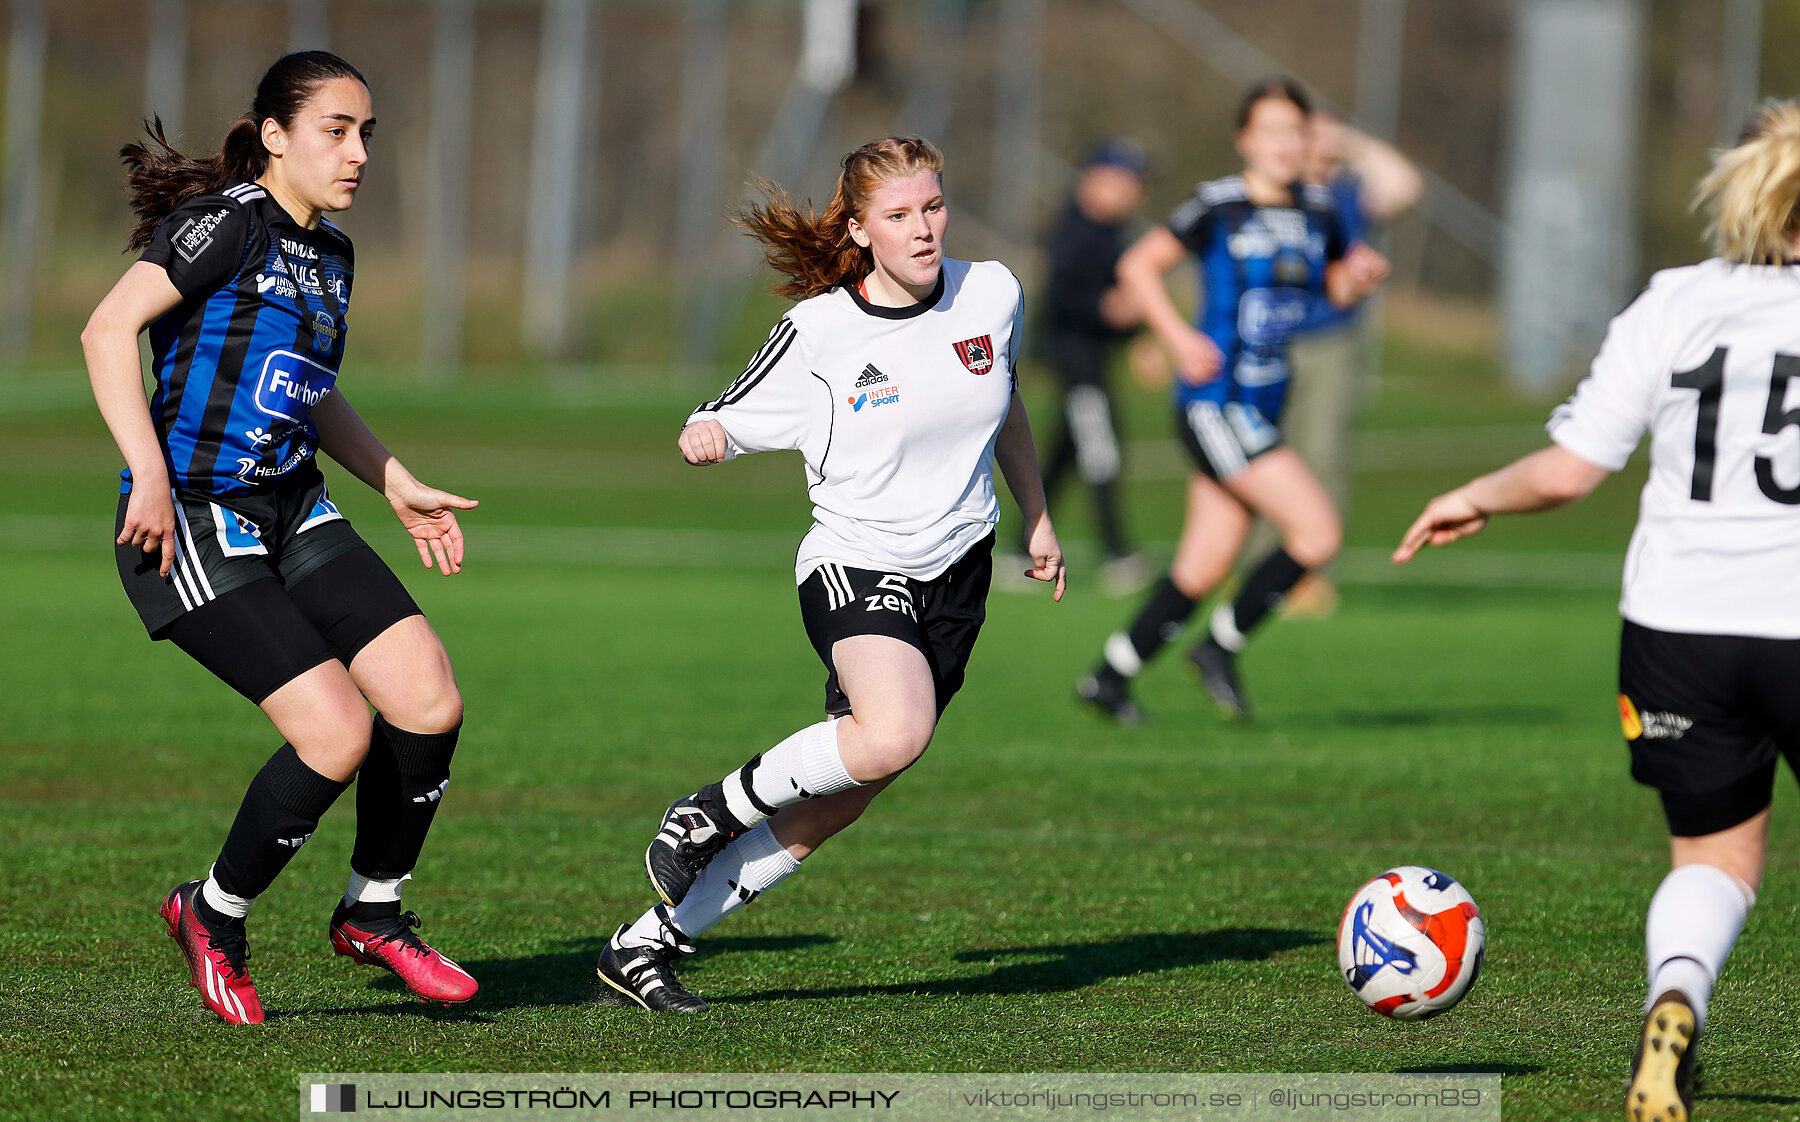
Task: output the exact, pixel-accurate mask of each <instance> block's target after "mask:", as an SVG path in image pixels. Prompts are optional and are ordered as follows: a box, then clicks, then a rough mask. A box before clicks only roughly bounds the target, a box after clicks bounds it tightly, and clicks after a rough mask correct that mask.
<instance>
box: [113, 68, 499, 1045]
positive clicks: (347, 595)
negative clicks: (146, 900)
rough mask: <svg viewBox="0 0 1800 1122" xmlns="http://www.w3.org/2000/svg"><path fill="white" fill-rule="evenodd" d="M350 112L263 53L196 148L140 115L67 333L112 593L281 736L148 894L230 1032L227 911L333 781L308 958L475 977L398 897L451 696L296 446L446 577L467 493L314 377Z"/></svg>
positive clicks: (342, 325)
mask: <svg viewBox="0 0 1800 1122" xmlns="http://www.w3.org/2000/svg"><path fill="white" fill-rule="evenodd" d="M374 127H375V117H374V110H373V107H372V105H371V102H370V99H369V88H368V85H367V84H366V83H365V82H364V81H363V78H362V75H361V74H359V73H357V71H356V69H355V68H354V67H352V66H351V65H350V64H349V63H347V62H345V61H344V60H343V59H341V58H338V57H337V56H336V55H332V54H327V53H325V52H323V51H306V52H302V53H298V54H291V55H287V56H285V57H283V58H281V59H280V60H278V61H277V62H276V63H275V64H274V65H273V66H271V67H270V68H269V70H268V72H267V73H266V74H264V75H263V78H262V81H261V82H260V83H258V85H257V88H256V97H255V100H254V101H253V102H252V103H251V107H250V111H249V112H247V113H245V114H244V115H243V116H242V117H240V118H238V120H237V121H236V122H234V123H233V124H232V126H231V128H230V129H229V130H228V131H227V132H226V134H225V141H224V144H223V146H222V149H221V151H220V152H219V154H218V155H217V156H214V157H211V158H208V159H199V160H195V159H190V158H188V157H186V156H183V155H182V154H181V153H179V152H177V151H175V150H174V149H173V148H171V147H169V145H168V143H167V141H165V140H164V139H163V136H162V129H161V126H160V124H159V125H157V126H154V127H153V128H152V129H151V131H150V135H151V139H152V144H151V145H143V144H133V145H129V146H127V147H126V148H125V149H124V151H123V152H122V153H121V154H122V155H123V157H124V159H125V163H126V165H127V167H129V168H130V169H131V172H130V180H131V189H132V205H133V208H134V209H135V210H136V212H137V215H138V224H137V228H136V229H135V230H134V231H133V233H132V236H131V240H130V247H131V248H132V249H142V250H143V251H144V253H143V257H142V258H141V259H140V260H139V261H138V262H137V263H136V264H134V265H132V266H131V268H130V269H128V270H126V272H125V275H124V277H123V278H122V279H121V280H120V281H119V282H118V284H116V285H114V286H113V289H112V291H111V292H109V293H107V295H106V298H105V299H104V300H102V301H101V302H100V306H99V307H98V308H96V309H95V310H94V314H93V316H92V318H91V319H90V320H89V321H88V325H87V329H86V330H85V331H84V332H82V336H81V342H82V349H83V351H84V352H85V354H86V357H87V367H88V376H89V379H90V380H91V381H92V383H93V387H94V398H95V400H96V401H97V402H98V404H99V406H100V412H101V415H102V416H103V417H104V418H105V420H106V424H107V427H108V428H109V429H111V431H112V434H113V438H114V440H116V441H117V442H118V445H119V450H120V452H121V453H122V454H123V455H124V458H125V463H126V465H127V467H126V470H125V471H124V472H123V473H122V477H121V486H120V488H119V492H120V496H119V504H118V523H117V526H116V527H115V530H116V541H115V552H116V554H117V561H118V567H119V577H120V579H121V580H122V581H123V582H124V585H125V592H126V594H127V595H128V596H129V597H130V598H131V601H132V604H133V606H134V607H136V608H137V610H138V614H139V616H141V617H142V619H143V622H144V627H145V629H146V630H147V631H148V632H149V633H150V637H151V638H152V639H158V640H160V639H168V640H171V641H172V642H174V644H175V645H176V646H177V647H180V648H181V649H182V650H183V651H185V652H186V653H187V654H189V655H190V656H192V657H193V658H194V659H195V660H196V661H197V662H199V663H200V664H201V665H202V666H204V667H206V668H207V669H208V670H209V671H211V672H212V673H213V674H215V675H217V676H218V677H219V678H220V679H222V680H223V681H224V682H225V683H226V684H227V685H229V686H231V687H232V688H233V689H235V690H237V691H238V692H239V693H241V694H243V695H244V696H245V697H246V698H248V699H249V700H250V701H251V702H252V703H254V704H255V705H258V706H260V707H261V708H262V711H263V712H264V713H265V714H266V715H267V716H268V718H269V720H270V721H271V722H272V723H273V724H274V725H275V728H276V729H277V731H279V732H280V733H281V735H282V737H283V739H285V740H286V741H287V743H285V744H283V745H282V746H281V748H280V750H278V751H277V752H276V753H275V754H274V755H273V756H272V757H270V758H269V761H268V762H267V763H266V764H264V765H263V767H262V769H261V770H260V771H258V772H257V773H256V777H255V779H253V780H252V781H251V783H250V789H249V790H248V791H247V792H245V794H244V801H243V805H242V806H241V807H240V808H239V810H238V813H237V819H236V820H235V821H234V822H233V823H232V826H231V830H230V832H229V833H228V834H227V835H226V837H225V844H224V846H223V848H222V849H221V850H220V851H219V856H218V859H217V860H216V861H214V862H213V866H212V869H211V871H210V872H209V873H208V874H207V875H206V877H205V878H204V879H201V880H192V881H188V882H186V883H184V884H180V885H177V886H176V887H175V888H174V889H173V890H172V891H170V892H169V893H168V895H167V896H166V897H165V898H164V900H163V904H162V916H163V919H164V920H165V921H167V923H168V925H169V935H170V936H171V937H172V938H174V940H175V942H176V944H177V945H178V946H180V948H181V951H182V954H183V955H184V956H185V957H186V959H187V966H188V980H189V982H191V983H192V984H193V986H194V987H195V988H196V989H198V990H199V991H200V994H201V998H202V1000H203V1001H204V1002H205V1004H206V1007H207V1008H208V1009H211V1010H212V1011H213V1012H215V1013H217V1014H218V1015H219V1016H220V1017H222V1018H224V1019H225V1020H226V1021H229V1022H232V1023H251V1024H254V1023H256V1022H259V1021H261V1020H262V1019H263V1010H262V1003H261V1001H260V1000H259V999H258V997H257V993H256V987H255V986H254V985H253V984H252V983H251V981H250V973H249V969H248V967H247V965H246V960H247V959H248V958H249V950H248V942H247V939H246V937H245V933H244V917H245V916H246V915H247V914H248V913H249V910H250V905H251V903H252V902H253V901H255V899H256V898H257V897H258V896H260V895H261V894H262V893H263V891H264V890H265V889H267V888H268V887H269V885H270V884H271V883H273V882H274V880H275V877H276V876H277V875H278V874H279V873H280V872H281V870H282V869H283V868H284V867H285V866H286V865H287V863H288V860H289V858H291V857H293V855H294V854H295V853H296V852H298V850H299V848H300V846H301V845H303V844H304V843H305V842H306V840H307V839H308V838H310V837H311V836H312V833H313V830H314V829H315V828H316V827H317V826H318V823H319V818H320V816H321V815H323V814H324V813H325V811H326V809H327V808H328V807H330V806H331V804H332V803H333V802H334V801H335V800H336V799H337V797H338V796H339V795H340V794H342V793H343V791H344V789H345V788H346V787H348V786H349V785H350V780H351V778H352V777H353V776H357V775H358V774H359V773H360V776H361V778H360V781H359V782H358V783H357V785H356V847H355V850H354V852H353V853H352V854H351V857H350V884H349V887H348V889H347V890H346V891H345V893H344V897H343V899H342V901H340V902H339V904H338V906H337V908H336V910H335V911H333V912H332V915H331V919H330V921H329V923H328V924H327V934H328V937H329V939H330V942H331V945H332V947H333V949H334V950H335V951H336V952H337V953H338V954H340V955H345V956H348V957H349V958H351V959H352V960H354V961H356V962H361V963H366V964H369V965H372V966H380V967H382V968H384V969H387V970H390V971H392V972H393V973H395V974H397V975H399V976H400V978H401V979H402V980H403V981H404V982H405V983H406V985H407V987H408V988H409V989H411V990H412V991H413V992H414V993H415V994H417V995H418V996H419V997H421V998H424V999H426V1000H430V1001H445V1002H456V1001H466V1000H468V999H469V998H470V997H473V996H474V994H475V990H476V985H475V980H474V979H473V978H471V977H469V975H468V974H467V973H466V972H465V971H464V970H462V968H461V967H459V966H457V965H456V964H455V963H454V962H451V961H450V960H449V959H447V958H445V957H443V956H442V955H440V954H438V953H437V952H436V951H434V950H432V949H431V948H430V947H429V946H427V945H425V943H423V942H422V941H421V940H420V939H419V937H418V935H417V934H415V933H414V931H413V928H414V927H416V926H418V923H419V917H418V916H417V915H415V914H413V913H412V912H402V911H401V910H400V888H401V883H402V881H404V880H405V879H406V878H407V877H408V876H409V875H410V874H411V872H412V869H413V866H414V864H415V863H416V862H417V860H418V857H419V851H420V848H421V847H422V846H423V845H424V843H425V832H426V830H427V829H429V828H430V826H431V821H432V816H433V815H434V814H435V813H436V810H437V806H438V801H439V799H440V798H441V796H442V794H443V791H444V787H445V785H446V784H447V783H449V781H450V756H451V753H452V751H454V749H455V747H456V740H457V732H458V730H459V729H460V728H461V725H462V696H461V694H460V693H459V692H458V691H457V688H456V678H455V676H454V674H453V673H452V672H451V669H450V659H449V657H448V656H447V655H446V654H445V653H444V647H443V644H442V643H440V642H439V641H438V637H437V635H436V633H434V632H433V631H432V629H431V625H430V624H428V623H427V622H426V621H425V617H424V616H423V615H421V614H420V613H419V608H418V605H416V604H415V603H413V600H412V597H411V596H409V595H408V594H407V591H406V589H405V587H404V586H402V585H401V584H400V582H399V580H398V579H396V578H395V576H394V574H393V573H392V572H390V571H389V570H388V568H387V566H386V565H385V564H383V563H382V560H381V558H379V557H377V556H376V555H375V551H374V550H372V549H370V548H369V547H368V546H367V545H366V544H364V542H363V540H362V539H361V538H360V537H359V536H358V535H357V533H356V531H355V530H353V529H351V527H350V523H349V522H347V521H345V519H344V517H343V516H342V515H341V514H340V513H338V509H337V506H336V505H335V504H334V503H332V501H331V499H330V498H329V497H328V496H327V494H326V491H325V479H324V477H323V476H322V475H321V474H320V472H319V469H318V467H317V465H316V464H314V462H313V459H314V454H315V453H316V452H318V451H320V450H323V451H324V452H325V453H326V454H327V455H329V456H330V457H331V458H332V459H334V460H336V461H337V462H338V463H339V464H341V465H342V466H343V467H344V468H346V469H347V470H348V471H349V472H350V473H351V474H352V475H355V476H356V477H357V478H358V479H361V480H362V481H363V482H365V483H367V484H368V485H369V486H371V487H373V488H375V489H376V490H378V491H380V492H381V493H382V494H383V495H385V496H386V498H387V500H388V502H389V504H390V505H391V506H392V507H393V510H394V514H395V516H396V517H398V518H399V520H400V524H401V525H402V526H404V527H405V528H406V530H407V532H408V533H410V534H411V535H412V537H413V538H414V540H415V542H416V543H417V545H418V548H419V558H420V560H422V561H423V562H424V563H425V565H426V566H430V565H431V564H432V563H433V560H434V559H435V561H436V564H437V567H438V568H439V569H440V570H441V571H442V572H444V573H453V572H457V571H459V570H460V569H461V567H462V555H463V540H462V532H461V530H460V529H458V527H457V523H456V513H455V512H456V511H457V510H459V509H466V508H468V507H472V506H474V505H475V503H474V502H472V501H471V500H469V499H464V498H460V497H458V496H456V495H452V494H449V493H448V492H445V491H439V490H437V489H436V488H433V487H427V486H425V485H424V484H422V483H420V482H419V481H418V480H417V479H415V478H413V476H412V475H411V473H409V472H408V471H407V470H406V469H405V468H404V467H402V466H401V464H400V461H399V460H397V459H395V458H394V457H393V455H392V454H390V453H389V452H388V450H387V449H386V448H385V447H383V446H382V444H381V442H380V441H379V440H377V439H376V438H375V436H374V434H373V433H371V432H370V431H369V429H368V426H367V425H365V424H363V422H362V419H361V418H360V417H358V416H357V414H356V411H355V410H354V409H352V408H351V407H350V403H349V402H348V401H346V400H345V399H344V394H343V391H342V390H340V389H338V388H337V386H336V383H337V376H338V367H339V364H340V363H341V362H342V361H343V356H344V338H345V334H346V332H347V331H348V329H349V322H348V319H347V312H348V308H349V301H350V292H351V288H352V285H353V283H354V280H355V264H354V255H353V251H352V250H351V246H350V239H349V238H347V237H346V236H345V235H344V233H343V231H341V230H339V229H338V228H337V227H336V226H333V225H332V224H331V223H330V222H327V221H325V220H324V217H323V216H324V215H325V214H326V213H327V212H335V211H340V210H345V209H348V208H349V206H350V204H351V202H352V201H353V200H354V198H355V196H356V191H357V189H358V187H359V186H360V184H361V182H362V174H363V171H364V169H365V168H366V166H367V164H368V158H369V152H368V142H369V138H370V134H371V132H372V130H373V129H374ZM146 329H147V330H148V331H149V334H150V350H151V356H152V366H153V369H154V375H155V381H156V387H155V392H154V394H153V396H152V398H151V399H150V401H149V402H146V401H145V399H144V381H143V372H142V370H141V368H140V364H139V360H138V342H137V337H138V335H139V333H140V332H143V331H145V330H146ZM370 705H373V706H374V707H375V709H376V710H377V711H378V712H377V713H376V715H375V717H374V718H373V720H371V718H370V716H369V706H370Z"/></svg>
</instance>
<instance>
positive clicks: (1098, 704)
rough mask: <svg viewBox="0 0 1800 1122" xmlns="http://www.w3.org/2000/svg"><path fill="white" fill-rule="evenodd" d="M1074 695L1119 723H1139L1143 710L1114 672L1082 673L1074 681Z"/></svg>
mask: <svg viewBox="0 0 1800 1122" xmlns="http://www.w3.org/2000/svg"><path fill="white" fill-rule="evenodd" d="M1075 696H1076V697H1079V698H1080V699H1081V700H1082V701H1084V702H1086V703H1087V704H1089V705H1092V706H1093V707H1094V708H1095V709H1098V710H1099V711H1100V712H1102V713H1104V714H1106V715H1107V716H1108V717H1111V718H1112V719H1113V720H1115V721H1117V722H1119V723H1120V724H1121V725H1141V724H1143V723H1144V711H1143V710H1142V709H1139V708H1138V705H1137V702H1135V701H1133V700H1131V687H1130V685H1129V684H1128V683H1127V682H1126V681H1125V680H1124V679H1122V678H1120V677H1118V676H1117V675H1115V674H1107V673H1095V674H1083V675H1082V676H1081V678H1080V679H1079V680H1078V681H1077V682H1076V683H1075Z"/></svg>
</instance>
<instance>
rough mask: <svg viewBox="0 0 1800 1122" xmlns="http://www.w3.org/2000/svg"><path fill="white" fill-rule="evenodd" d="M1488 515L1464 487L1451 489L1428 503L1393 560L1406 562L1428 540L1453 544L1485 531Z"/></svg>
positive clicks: (1401, 540) (1398, 562)
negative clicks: (1464, 490)
mask: <svg viewBox="0 0 1800 1122" xmlns="http://www.w3.org/2000/svg"><path fill="white" fill-rule="evenodd" d="M1487 520H1488V516H1487V514H1486V513H1485V512H1483V511H1482V510H1481V508H1479V507H1477V506H1476V505H1475V504H1474V503H1472V502H1470V501H1469V500H1468V499H1467V498H1466V497H1465V496H1464V495H1463V493H1462V491H1461V490H1460V489H1459V490H1455V491H1449V492H1446V493H1445V494H1442V495H1439V496H1438V497H1437V498H1435V499H1433V500H1431V501H1430V502H1428V503H1426V504H1425V510H1424V512H1423V513H1421V514H1420V515H1419V517H1418V518H1417V519H1416V520H1415V521H1414V522H1413V524H1412V525H1411V526H1409V527H1408V528H1407V530H1406V534H1405V536H1403V537H1402V538H1401V539H1400V547H1399V548H1398V549H1396V550H1394V556H1393V562H1394V564H1396V565H1404V564H1406V563H1407V562H1408V561H1410V560H1412V558H1413V554H1415V553H1417V552H1419V550H1420V549H1423V548H1424V547H1425V546H1426V545H1427V544H1429V545H1449V544H1450V543H1451V542H1455V541H1461V540H1462V539H1464V538H1466V537H1469V536H1471V535H1473V534H1478V533H1480V532H1481V528H1482V527H1483V526H1486V525H1487Z"/></svg>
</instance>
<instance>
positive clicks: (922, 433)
mask: <svg viewBox="0 0 1800 1122" xmlns="http://www.w3.org/2000/svg"><path fill="white" fill-rule="evenodd" d="M1023 313H1024V299H1023V296H1022V293H1021V290H1020V287H1019V281H1018V278H1017V277H1014V276H1013V274H1012V272H1011V271H1010V270H1008V269H1007V268H1006V266H1004V265H1002V264H1000V263H999V262H997V261H977V262H970V261H954V260H949V259H946V260H945V261H944V264H943V268H942V270H941V272H940V275H939V284H938V288H937V290H936V291H935V292H934V294H933V295H932V296H930V297H928V298H927V299H925V300H923V301H921V302H920V303H918V304H914V305H912V306H910V307H905V308H884V307H879V306H876V305H872V304H870V303H868V301H866V300H865V299H863V297H862V296H861V295H860V294H858V293H857V292H855V291H854V290H853V289H851V288H847V287H846V288H836V289H833V290H831V291H830V292H827V293H824V294H823V295H819V296H814V297H811V298H810V299H806V300H802V301H800V302H799V303H797V304H795V305H794V306H793V308H792V309H790V310H789V311H788V313H787V315H785V316H783V317H782V318H781V322H780V323H778V324H776V325H775V329H774V330H773V331H771V332H770V333H769V340H768V342H767V343H765V344H764V345H763V348H762V349H761V350H760V351H758V352H757V353H756V356H755V357H754V358H753V359H751V360H750V364H749V366H748V367H747V368H745V370H744V373H743V374H742V375H740V376H739V377H738V378H737V380H736V381H734V382H732V383H731V385H730V386H728V387H726V390H725V392H724V393H722V394H720V395H719V396H718V397H717V398H716V399H714V400H712V401H709V402H707V403H706V404H705V405H702V406H701V407H700V408H698V409H696V410H695V411H694V412H693V414H692V415H691V416H690V417H689V418H688V423H689V424H692V423H693V422H695V421H701V420H707V419H711V420H715V421H717V422H719V424H720V425H721V426H723V427H724V429H725V435H726V437H727V438H728V443H729V445H730V448H729V452H728V455H727V458H728V459H729V458H732V457H735V456H738V455H741V454H744V453H748V452H767V451H774V450H777V449H784V448H797V449H799V451H800V454H801V455H802V456H803V457H804V459H805V461H806V477H807V485H808V494H809V496H810V497H811V498H812V502H813V527H812V529H811V530H810V531H808V532H807V534H806V536H805V538H803V539H802V540H801V542H800V549H799V553H798V555H797V557H796V558H795V563H794V579H795V580H796V581H797V582H803V581H805V580H806V578H807V577H808V576H810V575H811V574H812V571H813V570H814V569H816V568H818V567H819V566H820V565H821V564H823V563H825V562H827V561H835V562H838V563H839V564H843V565H849V566H852V567H854V568H859V569H875V570H878V571H881V572H887V573H898V574H901V575H903V576H908V577H912V578H915V579H917V580H930V579H932V578H933V577H936V576H938V575H939V574H940V573H942V572H943V571H944V570H945V569H948V568H949V567H950V566H951V565H952V564H953V563H955V562H956V561H957V559H958V558H960V557H962V555H963V554H964V553H966V552H968V550H969V548H970V547H971V546H973V545H975V544H976V543H977V542H979V541H980V540H981V539H982V538H983V537H985V536H987V534H988V533H989V532H990V531H991V530H992V528H993V527H994V526H995V525H996V524H998V522H999V521H1000V504H999V502H998V501H997V500H996V499H995V497H994V441H995V439H996V438H997V437H998V436H999V433H1000V427H1001V425H1002V424H1003V423H1005V421H1006V414H1007V411H1008V409H1009V408H1011V405H1012V395H1013V386H1014V366H1015V364H1016V361H1017V358H1018V348H1019V345H1020V326H1021V321H1022V316H1023Z"/></svg>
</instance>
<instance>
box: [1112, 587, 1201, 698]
mask: <svg viewBox="0 0 1800 1122" xmlns="http://www.w3.org/2000/svg"><path fill="white" fill-rule="evenodd" d="M1193 614H1194V600H1193V598H1192V597H1190V596H1189V595H1188V594H1187V593H1185V592H1183V591H1181V589H1179V588H1176V587H1175V582H1174V581H1172V580H1170V579H1169V578H1168V577H1164V578H1163V579H1162V580H1161V582H1159V583H1158V584H1157V586H1156V587H1155V588H1153V589H1151V590H1150V599H1148V600H1146V601H1145V602H1144V606H1143V608H1142V609H1140V610H1139V611H1138V614H1137V618H1136V619H1134V620H1132V621H1131V630H1130V631H1128V632H1126V637H1127V638H1129V639H1130V640H1131V649H1132V650H1133V651H1135V652H1136V653H1137V657H1138V661H1139V663H1140V665H1141V664H1142V663H1145V662H1149V661H1150V660H1151V659H1152V658H1155V657H1156V652H1158V651H1160V650H1162V649H1163V647H1164V646H1165V645H1166V644H1168V643H1170V642H1172V641H1173V640H1175V639H1178V638H1180V637H1181V629H1182V628H1184V627H1186V626H1187V621H1188V617H1189V616H1191V615H1193ZM1107 665H1108V666H1109V667H1110V668H1111V669H1112V670H1113V671H1114V672H1115V673H1117V674H1118V675H1119V676H1120V677H1121V678H1128V677H1130V676H1131V675H1133V674H1136V673H1137V669H1136V668H1131V667H1123V666H1117V665H1114V664H1113V662H1112V660H1111V659H1110V658H1109V659H1108V660H1107Z"/></svg>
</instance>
